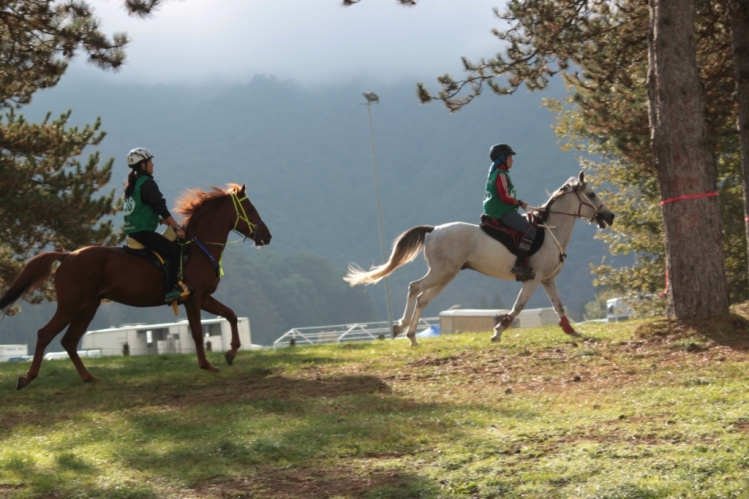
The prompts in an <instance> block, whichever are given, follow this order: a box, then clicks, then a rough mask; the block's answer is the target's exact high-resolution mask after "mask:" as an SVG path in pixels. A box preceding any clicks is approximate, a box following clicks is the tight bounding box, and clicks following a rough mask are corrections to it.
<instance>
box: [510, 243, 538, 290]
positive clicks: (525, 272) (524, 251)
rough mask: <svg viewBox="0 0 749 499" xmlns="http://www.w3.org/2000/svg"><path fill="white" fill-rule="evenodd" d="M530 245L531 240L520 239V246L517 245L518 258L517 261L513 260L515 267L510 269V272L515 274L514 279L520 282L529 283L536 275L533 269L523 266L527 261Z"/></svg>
mask: <svg viewBox="0 0 749 499" xmlns="http://www.w3.org/2000/svg"><path fill="white" fill-rule="evenodd" d="M532 244H533V239H529V238H528V237H524V238H523V239H521V241H520V244H519V245H518V258H517V260H515V266H514V267H512V270H511V271H510V272H512V273H513V274H515V279H516V280H518V281H520V282H523V281H531V280H533V279H535V278H536V273H535V272H534V271H533V269H532V268H530V267H529V266H527V265H526V264H525V261H526V260H527V259H528V252H529V251H530V249H531V245H532Z"/></svg>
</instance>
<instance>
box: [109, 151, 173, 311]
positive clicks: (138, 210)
mask: <svg viewBox="0 0 749 499" xmlns="http://www.w3.org/2000/svg"><path fill="white" fill-rule="evenodd" d="M153 157H154V156H153V154H151V153H150V152H149V151H148V149H145V148H142V147H138V148H136V149H133V150H132V151H130V153H129V154H128V155H127V166H129V167H130V169H131V171H130V174H129V175H128V176H127V184H126V186H125V203H124V210H123V211H124V214H125V226H124V231H125V233H126V234H127V235H128V236H130V237H132V238H133V239H135V240H136V241H138V242H139V243H141V244H142V245H143V246H145V247H146V248H148V249H150V250H153V251H156V252H157V253H159V254H160V255H162V256H163V257H164V260H165V261H164V267H165V270H166V296H165V298H164V301H165V302H167V303H170V302H173V301H174V300H176V299H178V298H179V297H180V295H181V294H182V292H183V290H182V288H181V287H180V286H179V285H178V284H177V271H178V266H179V259H180V249H179V246H178V245H177V243H175V242H172V241H170V240H168V239H167V238H165V237H164V236H162V235H161V234H159V233H158V232H154V231H155V230H156V227H158V225H159V217H161V218H162V219H163V220H164V222H165V223H166V224H168V225H170V226H172V227H173V228H174V230H175V231H176V232H177V237H179V238H180V239H183V238H184V237H185V231H184V230H182V227H180V225H179V224H178V223H177V222H176V221H175V220H174V218H172V215H171V214H170V213H169V210H167V208H166V200H164V196H163V195H162V194H161V191H160V190H159V186H158V185H156V182H155V181H154V179H153V161H152V159H153Z"/></svg>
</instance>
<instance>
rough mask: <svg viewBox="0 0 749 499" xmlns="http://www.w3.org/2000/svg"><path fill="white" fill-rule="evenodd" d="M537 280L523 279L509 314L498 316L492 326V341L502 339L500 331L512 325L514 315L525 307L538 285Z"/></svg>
mask: <svg viewBox="0 0 749 499" xmlns="http://www.w3.org/2000/svg"><path fill="white" fill-rule="evenodd" d="M538 284H539V283H538V281H537V280H533V281H525V282H524V283H523V287H522V289H520V293H518V297H517V298H516V299H515V304H514V305H513V306H512V310H511V311H510V313H509V314H507V315H505V316H503V317H500V321H499V323H497V325H496V326H494V336H492V338H491V340H492V341H493V342H495V343H496V342H497V341H499V340H501V339H502V332H503V331H504V330H505V329H507V328H508V327H510V326H511V325H512V321H514V320H515V317H517V316H518V315H519V314H520V312H522V311H523V309H524V308H525V305H526V304H527V303H528V300H530V298H531V295H532V294H533V292H534V291H535V290H536V288H537V287H538Z"/></svg>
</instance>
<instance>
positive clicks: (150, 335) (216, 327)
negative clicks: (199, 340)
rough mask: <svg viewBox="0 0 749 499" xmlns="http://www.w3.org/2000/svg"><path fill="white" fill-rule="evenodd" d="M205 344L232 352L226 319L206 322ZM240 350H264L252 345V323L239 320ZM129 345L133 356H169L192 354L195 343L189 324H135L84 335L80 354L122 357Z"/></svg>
mask: <svg viewBox="0 0 749 499" xmlns="http://www.w3.org/2000/svg"><path fill="white" fill-rule="evenodd" d="M200 322H201V323H202V324H203V335H204V338H203V344H204V345H205V346H206V350H207V349H208V348H210V349H211V351H214V352H225V351H227V350H229V349H230V348H231V325H230V324H229V321H227V320H226V319H224V318H223V317H219V318H217V319H204V320H202V321H200ZM237 328H238V329H239V341H240V342H241V343H242V346H241V347H240V350H250V349H253V348H262V347H260V346H258V345H252V343H251V341H250V320H249V319H248V318H247V317H239V318H238V321H237ZM125 345H127V349H128V350H129V354H130V355H160V354H167V353H193V352H195V341H194V340H193V338H192V333H191V331H190V325H189V324H188V322H187V320H182V321H179V322H171V323H165V324H133V325H125V326H121V327H116V328H109V329H99V330H97V331H88V332H86V334H84V335H83V340H82V341H81V350H84V351H89V350H98V351H101V354H102V355H123V352H124V351H125V349H126V347H125ZM209 345H210V347H209Z"/></svg>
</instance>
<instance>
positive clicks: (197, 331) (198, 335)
mask: <svg viewBox="0 0 749 499" xmlns="http://www.w3.org/2000/svg"><path fill="white" fill-rule="evenodd" d="M200 303H201V296H200V294H197V293H196V294H194V295H193V296H192V299H190V300H187V301H186V302H185V311H186V312H187V321H188V322H189V323H190V331H191V332H192V339H193V340H195V353H196V354H197V355H198V367H200V368H201V369H205V370H206V371H214V372H215V371H218V368H217V367H215V366H214V365H213V364H211V363H210V362H208V359H206V357H205V347H204V346H203V325H202V324H201V323H200V305H199V304H200Z"/></svg>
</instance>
